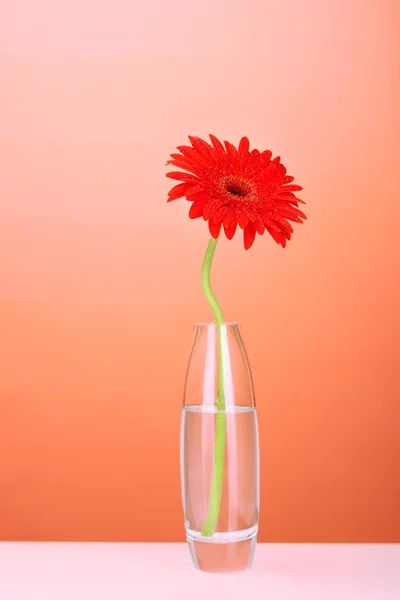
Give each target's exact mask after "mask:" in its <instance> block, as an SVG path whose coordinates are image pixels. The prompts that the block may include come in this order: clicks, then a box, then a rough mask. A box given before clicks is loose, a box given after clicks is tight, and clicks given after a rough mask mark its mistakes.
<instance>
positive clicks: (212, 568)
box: [186, 527, 257, 573]
mask: <svg viewBox="0 0 400 600" xmlns="http://www.w3.org/2000/svg"><path fill="white" fill-rule="evenodd" d="M254 529H255V531H254ZM251 530H253V531H252V535H249V532H251ZM186 533H187V543H188V546H189V550H190V554H191V557H192V560H193V564H194V566H195V567H196V569H199V571H204V572H206V573H234V572H238V571H246V570H247V569H250V567H251V565H252V563H253V558H254V553H255V549H256V545H257V527H255V528H251V529H249V530H245V531H244V532H239V531H238V532H229V533H219V534H214V535H213V536H212V538H202V539H201V535H199V536H197V535H196V536H193V535H190V530H189V531H187V532H186ZM243 533H246V535H243V536H242V535H241V536H239V535H238V534H243ZM232 536H233V539H232ZM199 538H200V539H201V541H200V539H199ZM229 538H230V539H229ZM235 538H236V539H235ZM238 538H239V539H238ZM227 539H229V541H227Z"/></svg>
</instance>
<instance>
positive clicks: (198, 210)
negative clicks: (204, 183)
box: [189, 200, 204, 219]
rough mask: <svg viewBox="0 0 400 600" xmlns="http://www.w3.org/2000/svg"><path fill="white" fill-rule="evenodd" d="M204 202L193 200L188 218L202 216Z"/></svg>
mask: <svg viewBox="0 0 400 600" xmlns="http://www.w3.org/2000/svg"><path fill="white" fill-rule="evenodd" d="M203 209H204V202H202V201H201V200H199V201H197V202H193V204H192V206H191V207H190V210H189V218H190V219H198V218H199V217H202V216H203Z"/></svg>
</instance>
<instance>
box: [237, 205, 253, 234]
mask: <svg viewBox="0 0 400 600" xmlns="http://www.w3.org/2000/svg"><path fill="white" fill-rule="evenodd" d="M235 216H236V221H237V222H238V224H239V227H241V228H242V229H244V228H245V227H246V226H247V224H248V223H249V221H250V219H249V217H248V215H247V213H246V212H245V210H244V209H243V208H242V207H236V208H235Z"/></svg>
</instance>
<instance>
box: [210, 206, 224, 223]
mask: <svg viewBox="0 0 400 600" xmlns="http://www.w3.org/2000/svg"><path fill="white" fill-rule="evenodd" d="M226 211H227V207H226V206H219V207H218V208H216V209H215V210H214V211H213V213H212V215H211V220H212V222H213V223H221V221H222V220H223V218H224V216H225V213H226Z"/></svg>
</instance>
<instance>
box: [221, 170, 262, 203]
mask: <svg viewBox="0 0 400 600" xmlns="http://www.w3.org/2000/svg"><path fill="white" fill-rule="evenodd" d="M219 184H220V186H221V188H222V189H223V190H224V192H225V193H226V199H227V200H228V199H229V198H230V199H231V201H233V200H235V199H236V200H244V199H246V202H248V201H252V200H254V199H255V198H254V196H255V193H254V192H255V190H254V186H253V185H252V183H251V182H250V181H247V180H246V179H243V178H242V177H237V176H235V175H228V176H225V177H222V178H221V179H220V182H219ZM228 201H229V200H228Z"/></svg>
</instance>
